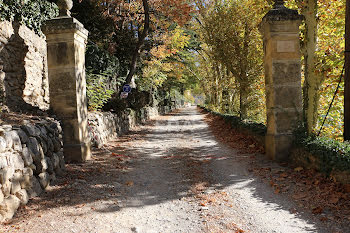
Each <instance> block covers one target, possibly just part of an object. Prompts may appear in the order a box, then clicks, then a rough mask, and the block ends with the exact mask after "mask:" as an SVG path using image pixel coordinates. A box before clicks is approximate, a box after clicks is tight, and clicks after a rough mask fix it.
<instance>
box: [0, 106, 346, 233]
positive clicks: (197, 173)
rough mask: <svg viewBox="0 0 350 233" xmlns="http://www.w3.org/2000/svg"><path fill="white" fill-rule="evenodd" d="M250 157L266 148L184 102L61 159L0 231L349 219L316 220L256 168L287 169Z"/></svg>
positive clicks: (286, 228)
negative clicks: (237, 140)
mask: <svg viewBox="0 0 350 233" xmlns="http://www.w3.org/2000/svg"><path fill="white" fill-rule="evenodd" d="M223 137H225V135H224V136H223ZM232 143H234V142H232ZM248 147H249V146H248ZM252 147H255V145H254V146H252ZM252 157H254V158H256V157H261V158H263V155H259V154H256V153H253V152H252V151H251V152H249V153H243V152H242V151H241V150H238V149H233V148H232V147H229V146H227V145H225V144H223V143H221V142H218V140H217V139H216V137H215V136H214V134H213V133H212V131H211V130H210V129H209V127H208V124H207V123H206V122H205V121H204V115H203V114H201V113H200V112H199V111H198V110H197V108H195V107H190V108H186V109H181V110H180V111H177V112H175V113H173V114H170V115H168V116H160V117H158V118H157V119H155V120H154V121H152V122H149V124H147V125H144V126H140V127H138V128H137V129H135V130H133V131H132V132H130V133H129V134H127V135H124V136H121V137H119V138H117V139H115V140H114V141H111V142H110V143H109V145H108V146H106V147H105V148H103V149H100V150H95V151H94V153H93V158H92V160H90V161H88V162H87V163H85V164H80V165H79V164H75V165H74V164H71V165H67V174H66V176H64V177H61V178H59V179H58V181H57V183H56V184H55V185H53V186H52V187H50V189H49V190H47V192H46V193H45V194H44V195H42V196H41V197H40V198H36V199H34V200H32V201H31V202H30V203H29V204H28V205H27V206H26V207H23V208H21V209H20V211H18V213H17V214H16V216H15V218H14V219H13V220H12V221H10V222H8V223H6V224H4V225H2V226H1V227H0V231H1V232H42V233H43V232H264V233H266V232H286V233H290V232H350V229H349V228H347V227H348V226H349V224H348V223H349V221H348V220H347V219H343V222H342V224H337V223H336V222H332V221H321V220H320V216H319V215H315V213H312V210H310V209H309V208H305V207H304V206H303V205H302V204H300V202H296V201H295V200H293V199H292V198H291V197H290V196H289V195H288V194H284V193H283V192H280V191H279V192H276V189H275V188H274V185H271V183H267V182H266V180H265V179H264V178H262V177H261V176H260V175H259V174H257V173H258V170H259V169H261V167H263V166H269V168H268V169H269V171H276V170H281V169H282V170H283V169H285V168H283V167H281V166H279V165H277V164H274V163H271V162H269V161H265V160H263V159H262V160H261V161H260V162H259V163H262V164H263V165H262V166H260V167H259V168H256V167H254V166H253V167H252ZM254 161H255V162H254V163H256V160H254ZM264 163H265V164H264ZM344 221H345V222H344Z"/></svg>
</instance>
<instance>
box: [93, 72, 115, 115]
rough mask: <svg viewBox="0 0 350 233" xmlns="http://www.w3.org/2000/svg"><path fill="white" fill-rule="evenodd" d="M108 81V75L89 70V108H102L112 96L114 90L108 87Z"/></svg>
mask: <svg viewBox="0 0 350 233" xmlns="http://www.w3.org/2000/svg"><path fill="white" fill-rule="evenodd" d="M107 82H108V77H107V76H104V75H99V74H92V73H88V72H87V87H86V92H87V98H88V106H89V110H91V111H96V110H98V109H101V108H102V107H103V105H104V104H105V103H107V101H108V100H109V99H110V98H111V97H112V94H113V93H114V91H113V90H110V89H108V87H107Z"/></svg>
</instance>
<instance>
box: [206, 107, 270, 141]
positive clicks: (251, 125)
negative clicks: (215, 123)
mask: <svg viewBox="0 0 350 233" xmlns="http://www.w3.org/2000/svg"><path fill="white" fill-rule="evenodd" d="M201 108H203V109H204V110H206V111H208V112H210V113H212V114H214V115H217V116H220V117H222V118H223V119H224V120H225V121H226V122H229V123H230V124H231V125H232V127H234V128H240V129H245V130H248V131H250V132H252V133H253V134H256V135H258V136H265V135H266V131H267V128H266V125H264V124H262V123H257V122H254V121H250V120H242V119H241V118H240V117H238V116H235V115H229V114H222V113H219V112H215V111H212V110H210V109H208V108H206V107H201Z"/></svg>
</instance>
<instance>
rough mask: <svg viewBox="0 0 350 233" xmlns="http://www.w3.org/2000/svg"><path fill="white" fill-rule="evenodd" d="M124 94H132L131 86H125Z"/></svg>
mask: <svg viewBox="0 0 350 233" xmlns="http://www.w3.org/2000/svg"><path fill="white" fill-rule="evenodd" d="M123 92H126V93H130V92H131V86H130V85H128V84H126V85H124V86H123Z"/></svg>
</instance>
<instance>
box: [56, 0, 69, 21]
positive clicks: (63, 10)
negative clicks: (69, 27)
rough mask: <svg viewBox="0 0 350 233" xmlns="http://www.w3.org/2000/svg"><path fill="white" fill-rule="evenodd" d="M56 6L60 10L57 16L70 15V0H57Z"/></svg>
mask: <svg viewBox="0 0 350 233" xmlns="http://www.w3.org/2000/svg"><path fill="white" fill-rule="evenodd" d="M57 6H58V8H59V10H60V13H59V16H69V17H70V10H71V9H72V7H73V1H72V0H58V1H57Z"/></svg>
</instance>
